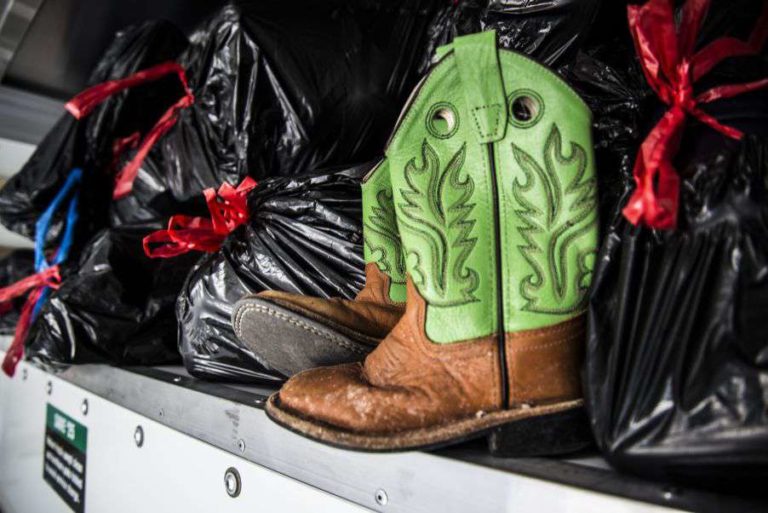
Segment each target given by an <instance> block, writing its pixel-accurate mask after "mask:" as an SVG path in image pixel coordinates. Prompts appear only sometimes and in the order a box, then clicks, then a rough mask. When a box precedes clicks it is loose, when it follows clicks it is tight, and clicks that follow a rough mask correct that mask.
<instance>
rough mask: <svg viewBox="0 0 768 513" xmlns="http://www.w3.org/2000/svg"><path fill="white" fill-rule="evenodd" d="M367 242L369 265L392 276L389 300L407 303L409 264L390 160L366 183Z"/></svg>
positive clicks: (365, 220) (365, 230)
mask: <svg viewBox="0 0 768 513" xmlns="http://www.w3.org/2000/svg"><path fill="white" fill-rule="evenodd" d="M363 239H364V245H363V256H364V258H365V262H366V263H374V264H376V265H377V266H378V268H379V270H380V271H381V272H382V273H384V274H386V275H387V276H389V299H391V300H392V301H394V302H396V303H403V302H405V263H404V260H403V252H402V246H401V242H400V234H399V233H398V231H397V222H396V220H395V204H394V202H393V200H392V185H391V183H390V180H389V166H388V164H387V160H386V159H385V160H382V161H381V162H380V163H379V164H378V165H377V166H376V167H375V168H374V169H372V170H371V172H370V173H368V175H367V176H366V178H365V179H364V180H363Z"/></svg>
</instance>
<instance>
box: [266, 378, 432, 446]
mask: <svg viewBox="0 0 768 513" xmlns="http://www.w3.org/2000/svg"><path fill="white" fill-rule="evenodd" d="M419 396H420V394H419V393H418V392H417V391H413V390H406V389H404V388H379V387H374V386H373V385H371V384H370V383H368V381H367V380H366V379H365V375H364V372H363V366H362V364H360V363H351V364H344V365H337V366H334V367H325V368H319V369H311V370H308V371H304V372H302V373H300V374H298V375H296V376H294V377H292V378H291V379H290V380H288V382H286V383H285V385H283V387H282V388H281V389H280V395H279V397H280V404H281V406H282V407H283V408H286V409H287V410H290V411H291V412H292V413H294V414H298V415H300V416H302V417H304V418H308V419H313V420H315V421H320V422H322V423H324V424H328V425H331V426H333V427H337V428H341V429H344V430H348V431H353V432H361V433H371V434H381V433H390V432H394V431H398V430H403V429H412V428H415V427H422V426H423V425H426V424H427V423H428V419H426V418H425V417H424V416H423V412H424V411H426V410H425V409H424V408H423V407H422V408H419V407H415V406H417V405H416V403H419V402H421V398H420V397H419Z"/></svg>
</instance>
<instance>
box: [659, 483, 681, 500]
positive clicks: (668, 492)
mask: <svg viewBox="0 0 768 513" xmlns="http://www.w3.org/2000/svg"><path fill="white" fill-rule="evenodd" d="M677 492H678V490H677V488H675V487H674V486H667V487H666V488H664V489H663V490H662V492H661V496H662V497H663V498H664V500H665V501H671V500H672V499H674V498H675V495H677Z"/></svg>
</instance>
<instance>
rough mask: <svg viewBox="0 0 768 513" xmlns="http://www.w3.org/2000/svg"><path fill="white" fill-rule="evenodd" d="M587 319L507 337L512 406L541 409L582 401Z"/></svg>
mask: <svg viewBox="0 0 768 513" xmlns="http://www.w3.org/2000/svg"><path fill="white" fill-rule="evenodd" d="M585 337H586V322H585V318H584V316H583V315H582V316H579V317H576V318H574V319H571V320H569V321H565V322H562V323H560V324H556V325H554V326H548V327H546V328H540V329H534V330H525V331H518V332H516V333H505V352H506V357H507V369H508V370H507V373H508V376H509V405H510V406H511V407H516V406H521V405H524V404H525V405H529V406H533V405H542V404H549V403H556V402H561V401H570V400H573V399H579V398H580V397H581V395H582V394H581V364H582V362H583V361H584V340H585Z"/></svg>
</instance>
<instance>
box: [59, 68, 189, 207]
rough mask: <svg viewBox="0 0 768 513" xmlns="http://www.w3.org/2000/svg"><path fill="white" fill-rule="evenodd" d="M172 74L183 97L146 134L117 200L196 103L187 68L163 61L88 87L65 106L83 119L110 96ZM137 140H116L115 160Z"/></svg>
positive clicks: (120, 178) (121, 179)
mask: <svg viewBox="0 0 768 513" xmlns="http://www.w3.org/2000/svg"><path fill="white" fill-rule="evenodd" d="M171 74H176V76H178V77H179V81H180V82H181V85H182V87H183V88H184V95H183V96H182V97H181V98H179V100H178V101H177V102H176V103H174V104H173V105H171V106H170V107H168V109H167V110H166V111H165V112H164V113H163V115H162V116H161V117H160V119H158V120H157V123H155V125H154V126H153V127H152V128H151V129H150V130H149V132H147V135H146V136H145V137H144V139H143V140H142V141H141V143H139V144H138V149H137V150H136V154H135V155H134V156H133V158H132V159H131V160H130V162H128V163H127V164H126V165H125V166H124V167H123V169H121V170H120V171H119V172H118V173H117V175H116V177H115V189H114V191H113V193H112V197H113V198H114V199H120V198H122V197H124V196H126V195H127V194H129V193H130V192H131V190H132V189H133V182H134V180H136V176H137V175H138V174H139V168H140V167H141V164H142V163H143V162H144V159H145V158H146V157H147V155H148V154H149V151H150V150H151V149H152V146H154V145H155V143H156V142H157V141H158V140H159V139H160V138H161V137H162V136H163V135H165V133H166V132H167V131H168V130H170V129H171V127H173V125H174V124H176V121H177V120H178V119H179V111H180V110H181V109H185V108H187V107H189V106H190V105H192V103H194V101H195V97H194V95H193V94H192V91H191V90H190V88H189V84H188V83H187V75H186V73H185V72H184V68H182V67H181V66H180V65H178V64H176V63H175V62H164V63H162V64H158V65H157V66H152V67H151V68H147V69H144V70H141V71H139V72H137V73H134V74H133V75H129V76H127V77H125V78H121V79H119V80H108V81H106V82H102V83H101V84H97V85H95V86H93V87H89V88H88V89H86V90H85V91H83V92H81V93H80V94H78V95H77V96H75V97H74V98H72V99H71V100H69V101H68V102H67V104H66V105H65V108H66V109H67V110H68V111H69V112H70V114H72V115H73V116H74V117H75V118H76V119H81V118H83V117H85V116H87V115H88V114H90V112H91V111H92V110H93V109H95V108H96V106H98V105H99V104H100V103H102V102H103V101H104V100H106V99H107V98H109V97H110V96H112V95H114V94H116V93H119V92H120V91H124V90H125V89H129V88H131V87H135V86H137V85H140V84H144V83H147V82H152V81H155V80H159V79H161V78H163V77H165V76H166V75H171ZM138 137H139V136H138V134H136V133H134V134H131V135H130V136H128V137H126V138H123V139H119V140H118V141H116V142H115V147H114V151H115V157H117V156H118V155H119V153H121V152H122V151H124V150H125V149H127V148H129V147H134V146H136V144H137V142H138Z"/></svg>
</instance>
